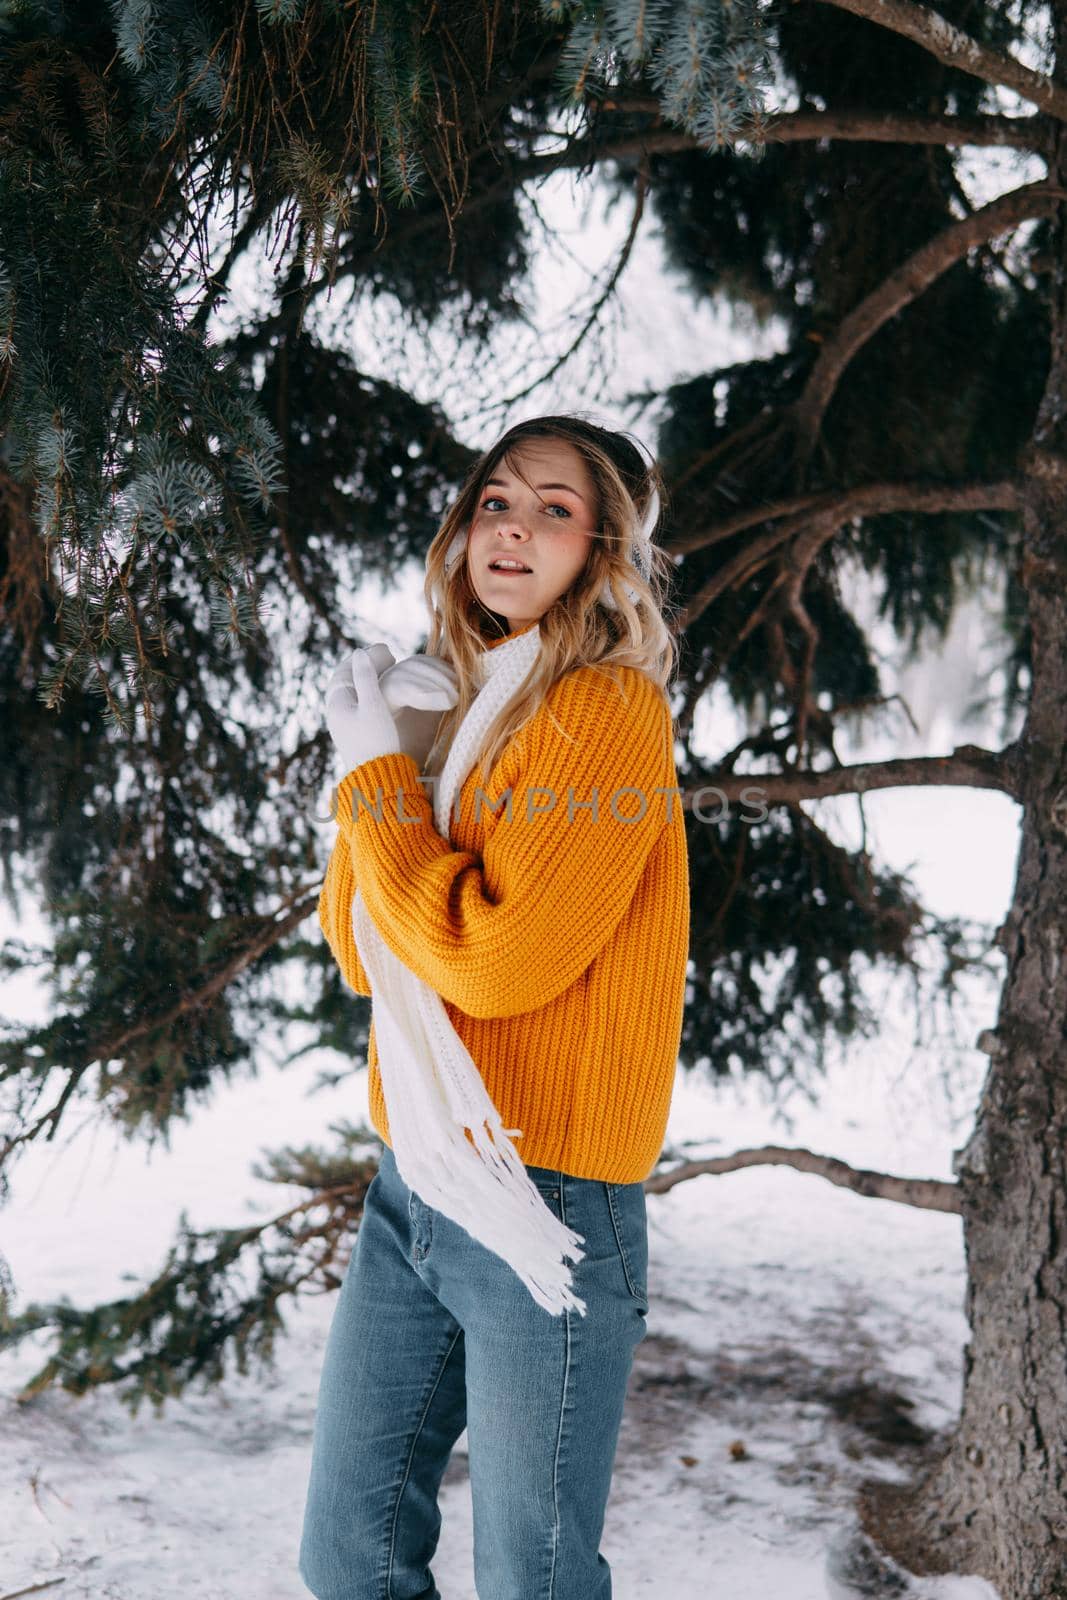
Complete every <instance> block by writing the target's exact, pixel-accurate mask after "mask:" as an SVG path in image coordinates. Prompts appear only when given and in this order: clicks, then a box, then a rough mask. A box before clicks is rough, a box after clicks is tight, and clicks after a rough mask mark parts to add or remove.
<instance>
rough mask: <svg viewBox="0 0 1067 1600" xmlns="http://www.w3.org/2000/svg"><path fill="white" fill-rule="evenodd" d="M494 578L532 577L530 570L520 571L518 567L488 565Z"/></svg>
mask: <svg viewBox="0 0 1067 1600" xmlns="http://www.w3.org/2000/svg"><path fill="white" fill-rule="evenodd" d="M489 571H490V572H491V573H492V575H493V577H494V578H532V577H533V573H532V572H522V571H520V569H519V568H518V567H490V568H489Z"/></svg>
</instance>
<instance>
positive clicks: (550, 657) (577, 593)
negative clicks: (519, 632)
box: [423, 415, 677, 778]
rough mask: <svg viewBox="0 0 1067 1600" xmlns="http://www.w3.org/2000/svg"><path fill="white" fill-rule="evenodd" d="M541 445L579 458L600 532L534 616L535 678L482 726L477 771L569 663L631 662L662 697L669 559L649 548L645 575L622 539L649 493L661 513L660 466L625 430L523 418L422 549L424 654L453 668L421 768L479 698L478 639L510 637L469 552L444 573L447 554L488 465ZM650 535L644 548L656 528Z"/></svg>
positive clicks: (671, 669) (444, 747)
mask: <svg viewBox="0 0 1067 1600" xmlns="http://www.w3.org/2000/svg"><path fill="white" fill-rule="evenodd" d="M545 438H551V439H560V440H563V441H564V442H565V443H567V444H570V445H573V446H574V448H575V449H576V450H577V451H578V452H579V454H580V455H581V456H582V458H583V460H584V461H585V464H586V466H587V468H588V469H589V473H590V475H591V477H592V480H593V483H594V485H595V488H596V494H597V512H598V517H597V523H598V526H597V531H596V533H595V535H594V538H593V541H592V546H591V548H590V552H589V559H588V561H587V562H586V565H585V567H584V569H583V570H582V572H581V573H580V574H579V576H578V577H577V578H576V579H575V580H574V582H573V583H572V584H571V586H570V588H569V589H567V590H566V592H565V593H564V594H562V595H560V596H559V598H558V599H557V600H556V601H555V602H554V603H553V604H552V605H551V606H550V607H549V608H548V610H547V611H546V612H545V613H544V615H543V616H542V617H541V618H540V622H539V627H540V633H541V641H542V646H541V653H540V657H539V660H538V662H537V665H536V667H535V669H534V672H533V675H532V677H531V678H530V680H529V682H528V683H527V685H526V687H525V689H524V690H523V691H522V692H521V693H520V694H519V695H517V696H515V698H514V699H513V700H512V702H511V703H510V704H509V705H507V706H506V707H505V708H504V710H503V711H502V712H500V713H499V714H498V715H497V717H496V718H495V719H494V721H493V722H492V723H491V724H490V726H489V727H488V729H487V730H486V733H485V736H484V738H483V740H482V744H481V748H480V750H479V752H478V762H479V764H480V766H481V769H482V772H483V774H484V775H485V776H486V778H488V776H489V774H490V773H491V772H492V769H493V767H494V766H495V765H496V762H497V761H498V759H499V757H500V755H501V753H502V752H503V750H504V747H505V746H506V745H507V744H508V742H509V740H510V739H511V738H513V737H514V736H515V735H516V734H517V732H518V730H519V729H520V728H521V727H522V726H523V725H524V724H525V723H526V722H528V721H529V720H530V718H531V717H532V716H533V715H534V714H535V713H536V712H537V711H538V710H539V708H540V707H541V705H542V704H543V703H544V701H545V699H546V697H547V695H548V693H549V691H550V690H551V688H552V686H553V685H554V684H555V683H557V682H558V680H559V679H560V678H562V677H563V676H564V675H565V674H566V673H568V672H570V671H572V670H573V669H574V668H576V667H582V666H593V667H597V668H603V669H604V670H605V671H606V672H607V673H609V675H611V676H612V677H614V678H615V682H616V683H617V684H618V679H617V677H615V674H614V673H612V672H611V669H612V668H613V667H616V666H628V667H636V668H637V669H638V670H639V671H641V672H644V673H645V674H646V675H647V676H648V677H649V678H651V679H652V681H653V682H654V683H656V684H658V685H659V687H660V689H661V690H663V692H664V694H665V695H666V691H667V689H668V687H669V686H670V683H671V681H672V679H673V677H674V674H675V671H676V668H677V648H676V645H675V633H674V630H673V628H672V627H671V625H670V623H669V622H668V620H667V615H666V613H667V609H668V607H667V594H668V589H669V582H670V579H671V577H672V575H673V572H674V565H673V562H672V561H671V559H670V557H669V556H668V555H667V554H666V552H665V551H664V550H662V549H661V548H660V547H659V546H658V545H656V544H654V543H652V544H651V549H650V550H649V553H648V554H649V559H648V567H649V571H648V576H647V578H646V577H644V576H643V575H642V573H640V572H638V571H636V570H635V568H634V566H633V564H632V562H631V561H630V560H629V557H628V553H629V550H630V547H631V541H632V540H633V538H634V536H635V534H636V532H637V530H638V529H639V528H640V527H641V525H642V522H643V520H644V518H645V515H646V513H647V512H648V511H649V510H650V508H651V506H652V503H653V492H655V494H656V495H658V497H659V506H660V514H662V508H663V506H664V505H665V503H666V490H665V488H664V484H663V480H662V477H661V475H660V471H659V467H658V465H657V464H656V463H655V462H651V463H649V462H648V461H646V459H645V457H644V456H643V455H642V453H641V451H640V449H639V448H638V446H637V445H636V444H635V443H634V442H633V440H632V438H631V437H630V436H629V435H627V434H625V433H618V432H614V431H612V430H609V429H607V428H601V427H599V426H598V425H597V424H595V423H592V422H588V421H586V420H585V419H584V418H583V417H580V416H575V415H561V416H543V417H532V418H530V419H528V420H527V421H525V422H520V423H517V424H516V425H515V426H514V427H513V428H510V429H509V430H508V431H507V433H505V434H504V435H503V437H502V438H500V439H498V440H497V442H496V444H494V445H492V446H491V447H490V449H488V450H487V451H486V452H485V453H484V455H482V456H481V457H480V459H479V460H478V461H476V462H475V463H474V465H473V467H472V468H471V469H470V471H469V473H468V474H467V478H466V480H465V482H464V483H463V486H462V488H461V489H460V491H459V494H458V495H457V497H456V499H455V501H454V502H453V504H452V505H451V506H450V508H449V510H448V512H447V514H446V516H445V519H444V521H443V522H442V524H441V526H440V528H439V529H438V531H437V533H436V534H435V535H434V538H433V541H432V543H431V544H430V548H429V551H428V553H427V557H426V580H425V583H424V586H423V588H424V593H425V596H426V602H427V605H428V607H429V611H430V616H431V619H432V620H431V625H430V634H429V638H428V640H427V645H426V653H427V655H431V656H440V657H443V658H444V659H445V660H447V661H448V662H450V663H451V665H452V667H453V669H454V671H455V673H456V678H457V683H458V691H459V699H458V702H457V704H456V705H455V706H453V707H452V708H451V709H450V710H449V711H446V712H445V713H444V715H443V716H442V718H441V722H440V725H439V727H438V730H437V738H436V742H435V744H434V747H433V750H432V751H431V752H430V756H429V759H428V761H427V763H426V771H427V772H428V773H431V774H432V773H437V772H439V770H440V767H441V766H443V764H444V758H445V756H446V754H447V751H448V748H449V746H450V744H451V742H452V737H453V735H454V733H455V730H456V729H457V728H458V726H459V724H460V722H461V721H462V719H463V717H464V716H465V715H466V713H467V710H468V708H469V707H470V704H471V702H472V701H473V699H474V697H475V695H476V694H477V692H478V688H479V686H480V685H479V679H478V677H477V676H476V663H477V660H478V658H479V656H481V654H482V653H483V651H484V650H485V648H486V640H487V639H491V638H492V637H494V635H495V636H498V637H499V636H502V635H504V634H506V633H507V632H508V631H509V630H508V627H507V619H506V618H505V617H502V616H500V615H498V614H497V613H495V612H492V611H489V610H488V609H487V608H486V607H485V606H484V605H483V604H482V602H481V601H480V600H479V599H478V596H477V595H476V594H475V591H474V588H473V586H472V584H471V579H470V571H469V568H468V565H467V555H466V551H464V553H463V554H462V555H461V556H460V557H458V558H457V559H455V560H454V561H452V562H451V563H450V565H449V569H448V571H447V572H446V570H445V560H446V556H447V554H448V551H449V547H450V546H451V544H452V540H453V538H454V536H455V535H456V534H457V533H458V532H459V531H460V530H461V529H463V528H464V527H469V526H470V525H471V523H472V522H473V521H474V518H475V515H476V513H477V510H478V506H479V502H480V499H481V495H482V491H483V489H484V487H485V484H486V481H487V479H489V478H491V477H492V475H493V471H494V468H495V467H497V466H498V465H499V464H500V462H501V461H504V460H505V459H506V458H507V457H508V455H509V452H510V451H511V450H512V449H513V448H514V447H516V446H518V445H520V444H522V443H523V442H524V441H526V440H527V439H545ZM509 464H510V465H514V463H509ZM524 481H525V480H524ZM656 522H657V524H658V522H659V517H658V516H657V519H656ZM647 532H648V535H649V539H650V542H651V540H652V538H653V536H654V534H655V528H654V527H653V528H649V529H648V530H647ZM605 581H607V582H608V583H609V584H610V585H611V592H612V594H613V595H614V597H615V602H616V605H617V607H618V609H617V610H614V611H613V610H612V609H611V608H610V607H608V606H605V605H603V604H602V603H601V602H600V599H599V596H600V592H601V588H602V585H603V584H604V582H605ZM628 588H629V589H632V590H634V591H635V593H636V596H637V598H636V600H634V601H631V600H630V598H629V596H628V594H627V589H628ZM619 688H620V692H623V691H622V688H621V685H619ZM561 731H562V730H561Z"/></svg>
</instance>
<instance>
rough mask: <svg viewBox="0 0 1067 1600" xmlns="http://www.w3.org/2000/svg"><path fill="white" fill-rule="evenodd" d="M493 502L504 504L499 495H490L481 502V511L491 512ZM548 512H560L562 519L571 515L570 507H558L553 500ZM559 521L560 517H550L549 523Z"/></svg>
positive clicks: (558, 504)
mask: <svg viewBox="0 0 1067 1600" xmlns="http://www.w3.org/2000/svg"><path fill="white" fill-rule="evenodd" d="M494 501H495V502H496V504H497V505H503V504H504V501H503V500H501V498H500V496H499V495H497V494H491V495H490V496H489V498H488V500H484V501H483V502H482V510H483V511H491V510H492V508H493V503H494ZM549 510H550V511H562V512H563V515H564V517H569V516H570V515H571V509H570V507H569V506H564V505H560V503H559V501H558V500H553V501H551V502H550V504H549ZM561 520H562V518H560V517H552V518H550V521H552V522H560V521H561Z"/></svg>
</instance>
